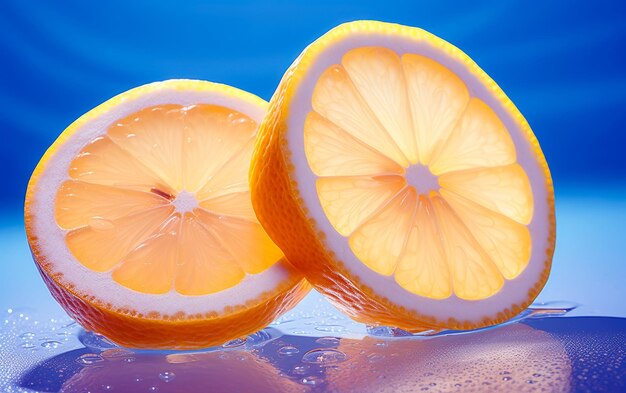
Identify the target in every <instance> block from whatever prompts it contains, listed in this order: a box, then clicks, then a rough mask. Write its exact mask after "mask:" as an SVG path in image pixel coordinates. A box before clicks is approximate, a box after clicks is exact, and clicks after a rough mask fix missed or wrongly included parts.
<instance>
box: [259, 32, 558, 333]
mask: <svg viewBox="0 0 626 393" xmlns="http://www.w3.org/2000/svg"><path fill="white" fill-rule="evenodd" d="M251 190H252V199H253V206H254V208H255V210H256V212H257V215H258V217H259V220H260V222H261V223H262V224H263V226H264V227H265V228H266V230H267V231H268V233H269V235H270V236H271V237H272V239H273V240H274V241H275V242H276V244H278V246H279V247H281V249H282V250H283V251H284V252H285V255H286V256H287V257H288V258H289V260H290V261H291V262H292V263H293V264H294V265H296V266H297V267H298V268H299V269H300V270H301V271H302V272H304V274H305V276H306V277H307V279H308V280H309V281H310V282H311V283H312V284H313V285H314V286H315V287H316V288H317V289H318V290H320V291H321V292H322V293H324V294H326V295H327V296H328V297H329V298H330V299H331V300H332V301H333V302H334V303H335V304H336V305H337V306H338V307H340V308H341V309H343V310H344V311H346V312H347V313H348V314H349V315H351V316H352V317H354V318H355V319H357V320H359V321H363V322H366V323H371V324H381V323H383V324H390V325H393V326H398V327H401V328H404V329H407V330H411V331H417V330H422V329H425V328H426V329H428V328H455V329H461V328H475V327H480V326H486V325H490V324H495V323H498V322H502V321H504V320H506V319H508V318H510V317H512V316H514V315H516V314H517V313H519V312H520V311H521V310H522V309H524V308H525V307H526V306H528V305H529V304H530V303H531V302H532V300H533V299H534V298H535V297H536V296H537V294H538V293H539V291H540V290H541V288H542V287H543V285H544V284H545V282H546V279H547V277H548V273H549V270H550V265H551V259H552V254H553V250H554V241H555V218H554V196H553V189H552V180H551V178H550V173H549V170H548V166H547V163H546V161H545V158H544V156H543V153H542V152H541V149H540V147H539V144H538V142H537V140H536V138H535V136H534V134H533V133H532V131H531V129H530V127H529V126H528V124H527V122H526V121H525V120H524V118H523V117H522V115H521V114H520V113H519V111H518V110H517V109H516V108H515V106H514V105H513V104H512V103H511V101H510V100H509V99H508V98H507V97H506V95H505V94H504V93H503V92H502V90H501V89H500V88H499V87H498V86H497V85H496V84H495V83H494V82H493V81H492V80H491V79H490V78H489V77H488V76H487V75H486V74H485V73H484V72H483V71H482V70H481V69H480V68H479V67H478V66H477V65H476V64H475V63H474V62H473V61H472V60H471V59H470V58H469V57H468V56H467V55H465V54H464V53H463V52H461V51H460V50H459V49H457V48H455V47H454V46H452V45H450V44H449V43H447V42H445V41H443V40H441V39H439V38H437V37H435V36H433V35H432V34H429V33H427V32H425V31H423V30H420V29H417V28H411V27H405V26H400V25H395V24H388V23H381V22H370V21H361V22H353V23H348V24H345V25H341V26H339V27H337V28H335V29H333V30H331V31H330V32H329V33H327V34H325V35H324V36H322V37H321V38H319V39H318V40H317V41H315V42H314V43H313V44H311V45H310V46H309V47H307V49H305V51H304V52H303V53H302V54H301V56H300V57H298V59H297V60H296V61H295V63H294V64H293V65H292V66H291V68H290V69H289V70H288V71H287V73H286V75H285V77H284V78H283V80H282V81H281V83H280V85H279V87H278V89H277V91H276V93H275V95H274V97H273V98H272V100H271V102H270V106H269V109H268V113H267V115H266V117H265V120H264V121H263V123H262V125H261V129H260V138H259V139H258V142H257V145H256V150H255V156H254V157H253V167H252V172H251ZM278 210H280V211H281V213H280V214H279V213H277V211H278Z"/></svg>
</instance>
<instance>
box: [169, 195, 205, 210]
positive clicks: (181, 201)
mask: <svg viewBox="0 0 626 393" xmlns="http://www.w3.org/2000/svg"><path fill="white" fill-rule="evenodd" d="M172 205H174V207H175V208H176V211H177V212H178V213H181V214H182V213H187V212H190V211H193V209H195V208H196V207H198V206H199V204H198V200H197V199H196V195H195V194H194V193H193V192H189V191H181V192H179V193H178V195H176V199H174V200H173V201H172Z"/></svg>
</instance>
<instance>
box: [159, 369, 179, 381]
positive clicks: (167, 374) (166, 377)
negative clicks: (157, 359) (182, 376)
mask: <svg viewBox="0 0 626 393" xmlns="http://www.w3.org/2000/svg"><path fill="white" fill-rule="evenodd" d="M159 378H161V380H162V381H164V382H170V381H172V380H173V379H174V378H176V374H174V373H173V372H171V371H163V372H162V373H160V374H159Z"/></svg>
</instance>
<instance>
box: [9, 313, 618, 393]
mask: <svg viewBox="0 0 626 393" xmlns="http://www.w3.org/2000/svg"><path fill="white" fill-rule="evenodd" d="M81 342H82V343H83V344H84V345H86V347H85V348H82V349H76V350H72V351H68V352H65V353H61V354H59V355H57V356H54V357H52V358H49V359H47V360H44V361H43V362H40V363H39V364H37V365H36V366H35V367H33V368H31V369H29V370H28V371H26V372H25V373H23V374H22V377H21V379H20V381H19V387H22V388H29V389H34V390H39V391H48V392H50V391H68V392H87V391H90V392H94V391H109V390H110V391H117V392H120V391H121V392H123V391H148V392H149V391H159V392H174V391H203V390H206V391H213V392H222V391H225V392H227V391H237V392H254V391H276V392H292V391H331V392H385V391H389V392H402V391H410V392H413V391H428V392H438V391H464V392H465V391H481V392H482V391H572V390H587V389H591V388H593V389H594V390H595V389H599V390H609V391H619V390H621V389H625V388H626V381H625V380H624V375H626V364H625V361H626V319H624V318H604V317H569V318H568V317H541V318H528V319H525V320H523V321H521V322H516V323H511V324H508V325H503V326H499V327H496V328H492V329H485V330H481V331H475V332H471V333H462V334H450V335H442V336H435V337H403V338H380V337H374V336H366V337H364V338H363V339H354V338H340V337H332V336H327V337H310V336H294V335H282V333H281V332H280V331H278V330H277V329H274V328H268V329H265V330H264V331H261V332H258V333H256V334H253V335H251V336H249V337H248V338H247V339H246V340H235V341H233V342H231V343H228V344H226V345H225V346H224V347H222V348H212V349H209V350H206V351H203V352H156V351H131V350H127V349H123V348H117V347H114V346H111V345H110V344H108V343H107V342H106V341H102V340H98V339H97V338H96V337H94V336H93V335H90V334H84V335H83V337H82V338H81Z"/></svg>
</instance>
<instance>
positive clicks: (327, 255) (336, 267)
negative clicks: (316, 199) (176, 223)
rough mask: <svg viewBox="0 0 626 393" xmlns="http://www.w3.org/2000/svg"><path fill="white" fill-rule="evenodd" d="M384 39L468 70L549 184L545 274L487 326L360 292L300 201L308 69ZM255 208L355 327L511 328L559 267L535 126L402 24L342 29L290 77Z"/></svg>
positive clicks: (259, 147) (426, 36) (281, 89)
mask: <svg viewBox="0 0 626 393" xmlns="http://www.w3.org/2000/svg"><path fill="white" fill-rule="evenodd" d="M355 33H358V34H368V33H376V34H384V35H388V36H390V37H397V38H404V39H409V40H412V41H414V42H426V43H428V44H429V45H431V46H433V47H435V48H438V49H439V50H440V51H442V52H443V53H444V54H446V55H447V56H449V57H451V58H455V59H457V60H458V61H460V62H461V63H462V64H463V65H464V66H465V67H466V68H467V70H468V71H469V72H470V73H471V74H473V75H474V76H475V77H476V78H478V80H479V81H480V82H481V83H482V84H483V85H484V86H485V87H486V88H487V89H488V90H489V92H490V93H491V94H492V95H493V96H494V97H495V98H496V99H497V100H498V101H499V102H500V103H501V105H502V107H503V109H504V110H505V111H506V112H507V113H508V114H509V115H510V116H511V118H512V119H513V120H514V121H515V122H516V123H517V125H518V126H519V127H520V129H521V130H522V132H523V134H524V136H525V137H526V140H527V141H528V142H529V144H530V146H531V149H532V151H533V153H534V155H535V158H536V160H537V162H538V163H539V164H540V166H541V169H542V171H543V174H544V177H545V179H546V182H545V185H544V186H545V188H546V193H547V201H546V202H547V206H548V210H549V214H548V217H547V218H546V219H547V221H548V225H549V236H548V241H547V243H548V246H547V247H546V250H545V254H546V258H545V260H544V267H543V271H542V273H541V275H540V278H539V280H538V281H537V282H536V283H535V285H533V287H532V288H530V289H529V290H528V297H527V298H526V300H524V301H523V302H521V303H519V304H511V305H508V306H507V307H503V308H502V309H501V310H500V311H499V312H496V313H494V315H490V316H486V317H484V318H483V319H482V320H481V321H479V322H476V321H470V320H459V319H455V318H453V317H452V318H449V319H447V320H438V319H437V318H435V317H434V316H431V315H423V314H420V313H418V312H415V311H413V310H407V309H406V308H404V307H402V306H400V305H398V304H395V303H393V302H392V301H390V300H389V299H387V298H385V297H382V296H380V295H378V294H377V293H376V291H375V290H373V289H372V288H369V287H367V286H365V285H363V284H361V283H360V282H359V281H358V280H357V279H356V278H355V277H354V276H353V275H351V274H350V272H349V270H348V269H346V267H345V265H344V263H343V262H342V261H341V260H339V259H338V258H336V256H335V255H334V254H333V252H332V251H330V248H329V247H328V245H327V244H326V235H325V234H324V233H323V232H322V231H321V230H320V229H319V227H318V225H317V223H316V222H315V220H314V219H313V218H312V216H311V214H310V212H309V211H308V209H307V207H306V206H305V205H304V201H303V199H302V197H301V195H300V194H299V191H298V184H297V182H296V180H295V167H294V164H293V157H292V156H291V152H290V149H289V146H288V143H287V133H288V129H287V119H288V117H289V105H290V103H291V101H292V99H293V98H294V96H295V95H296V93H297V90H298V87H299V86H300V83H301V82H302V80H303V79H304V78H305V76H306V75H307V73H308V71H309V68H310V67H311V66H312V64H314V63H315V61H316V59H317V58H318V56H320V55H322V54H323V53H324V51H325V49H326V48H327V47H329V46H331V45H333V44H335V43H337V42H340V41H342V40H343V39H345V38H347V37H350V36H351V35H352V34H355ZM250 190H251V193H252V204H253V207H254V209H255V212H256V214H257V217H258V219H259V221H260V222H261V224H262V225H263V226H264V228H265V230H266V231H267V233H268V234H269V236H270V237H271V238H272V240H274V242H275V243H276V244H277V245H278V246H279V247H280V248H281V249H282V251H283V252H284V253H285V256H286V257H287V258H288V260H289V261H290V262H291V263H292V264H294V265H295V266H296V267H297V268H298V269H300V270H301V271H302V272H303V274H304V275H305V277H307V279H308V281H309V282H310V283H311V284H313V286H314V287H315V288H316V289H317V290H318V291H320V292H321V293H322V294H324V295H326V297H327V298H328V299H329V300H330V301H332V302H333V303H334V304H335V305H336V306H337V307H339V308H340V309H342V310H343V311H344V312H346V313H347V314H348V315H350V316H351V317H352V318H353V319H355V320H357V321H360V322H363V323H368V324H385V325H391V326H397V327H400V328H403V329H406V330H409V331H419V330H424V329H431V328H435V329H472V328H479V327H484V326H489V325H494V324H497V323H501V322H504V321H506V320H508V319H510V318H511V317H513V316H515V315H517V314H519V313H520V312H521V311H522V310H524V309H525V308H526V307H528V306H529V305H530V304H531V303H532V301H533V300H534V299H535V298H536V297H537V295H538V294H539V292H540V291H541V289H542V288H543V286H544V285H545V283H546V281H547V279H548V275H549V272H550V268H551V264H552V256H553V253H554V246H555V241H556V220H555V215H554V189H553V185H552V178H551V175H550V170H549V168H548V164H547V162H546V160H545V157H544V155H543V152H542V151H541V148H540V146H539V143H538V141H537V138H536V137H535V135H534V133H533V132H532V130H531V128H530V126H529V124H528V122H527V121H526V119H525V118H524V117H523V116H522V114H521V113H520V112H519V110H518V109H517V108H516V107H515V105H514V104H513V102H511V100H510V99H509V98H508V97H507V96H506V94H505V93H504V92H503V91H502V89H500V87H499V86H498V85H497V84H496V83H495V82H494V81H493V80H492V79H491V78H490V77H489V76H488V75H487V74H486V73H485V72H484V71H483V70H482V69H481V68H480V67H479V66H478V65H477V64H476V63H475V62H474V61H473V60H472V59H470V58H469V56H467V55H466V54H465V53H463V52H462V51H461V50H460V49H458V48H456V47H455V46H453V45H452V44H450V43H448V42H446V41H444V40H442V39H440V38H438V37H436V36H434V35H432V34H430V33H428V32H426V31H424V30H422V29H419V28H414V27H408V26H402V25H398V24H392V23H385V22H376V21H356V22H350V23H345V24H342V25H340V26H338V27H336V28H334V29H332V30H330V31H329V32H328V33H326V34H324V35H323V36H322V37H320V38H319V39H317V40H316V41H315V42H313V43H312V44H311V45H309V46H308V47H307V48H306V49H305V50H304V51H303V52H302V53H301V54H300V56H299V57H298V58H297V59H296V60H295V61H294V63H293V64H292V65H291V67H290V68H289V69H288V70H287V72H286V73H285V75H284V76H283V78H282V80H281V82H280V84H279V86H278V88H277V90H276V92H275V93H274V96H273V97H272V99H271V100H270V104H269V108H268V111H267V112H266V116H265V118H264V120H263V122H262V123H261V125H260V128H259V136H258V138H257V142H256V145H255V150H254V153H253V158H252V166H251V169H250Z"/></svg>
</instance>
